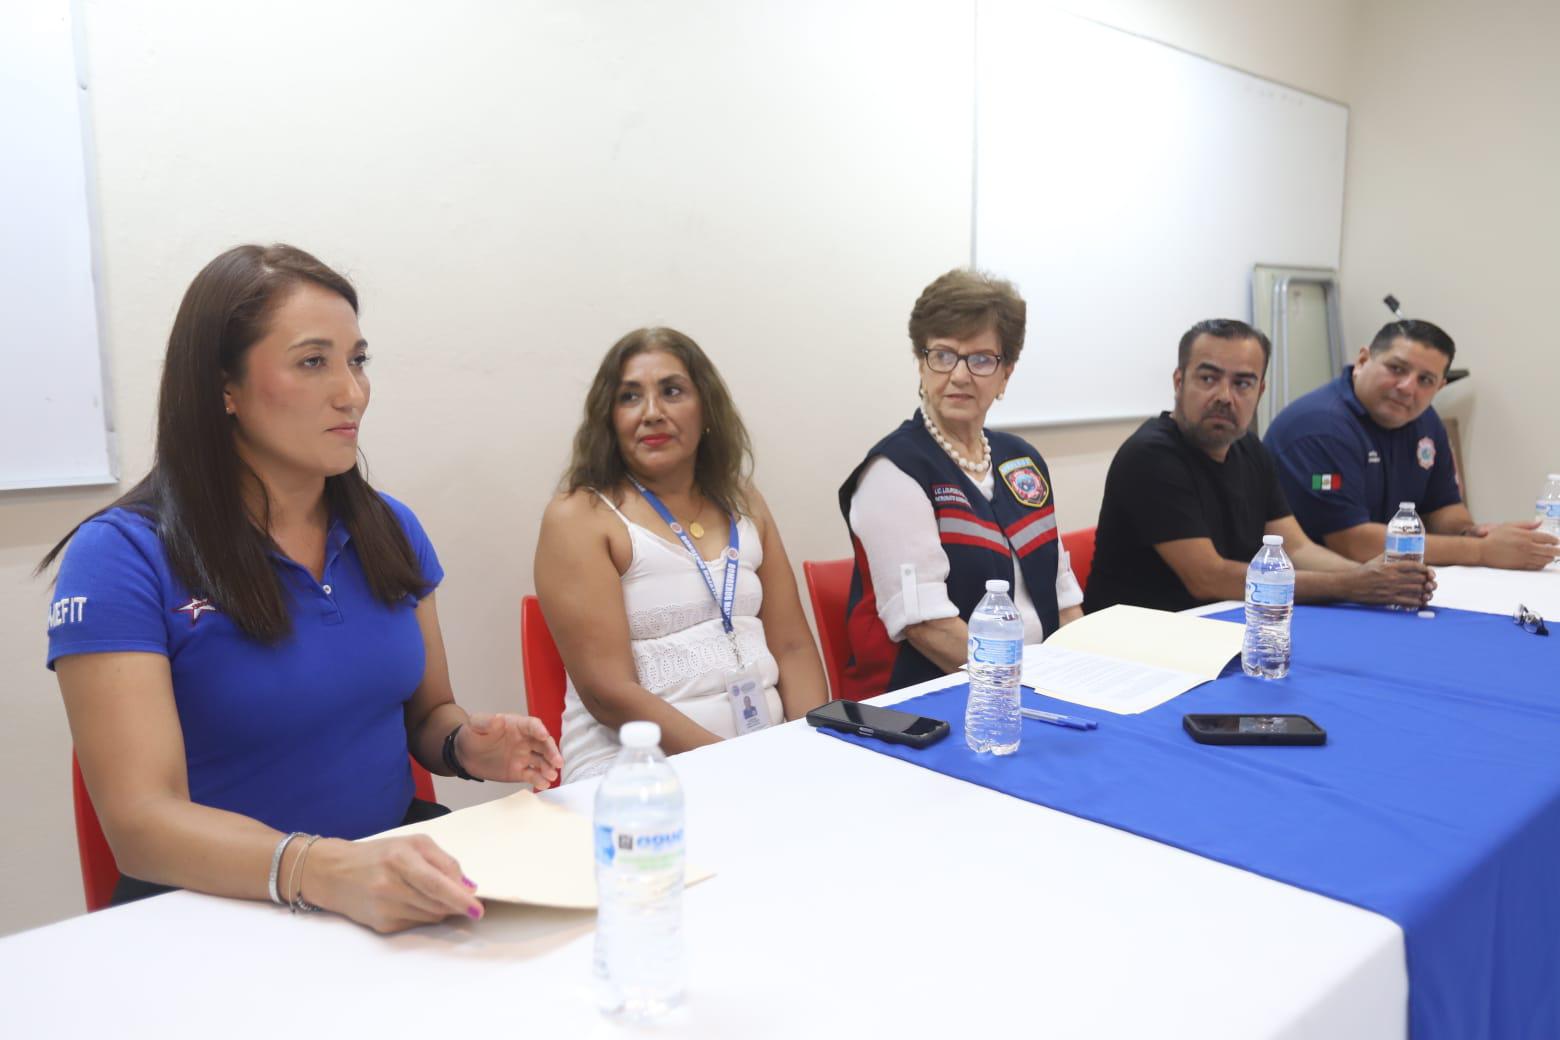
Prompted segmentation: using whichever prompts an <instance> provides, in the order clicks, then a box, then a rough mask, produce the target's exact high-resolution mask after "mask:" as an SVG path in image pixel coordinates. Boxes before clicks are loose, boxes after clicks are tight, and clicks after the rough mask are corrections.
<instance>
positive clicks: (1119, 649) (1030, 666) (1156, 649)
mask: <svg viewBox="0 0 1560 1040" xmlns="http://www.w3.org/2000/svg"><path fill="white" fill-rule="evenodd" d="M1241 637H1242V628H1241V626H1240V625H1235V624H1231V623H1230V622H1228V621H1211V620H1209V619H1207V618H1199V617H1190V616H1187V615H1185V614H1171V613H1168V612H1166V611H1163V610H1147V609H1145V608H1143V607H1129V606H1124V605H1118V606H1114V607H1110V608H1108V609H1106V610H1102V611H1100V612H1099V613H1097V614H1089V615H1087V616H1085V617H1082V618H1079V619H1078V620H1077V621H1074V622H1073V623H1072V624H1070V625H1067V626H1065V627H1063V628H1061V629H1058V630H1057V631H1056V632H1055V633H1054V634H1052V636H1051V637H1050V638H1049V639H1047V640H1046V641H1045V643H1043V644H1041V645H1039V646H1028V647H1025V648H1024V673H1023V674H1024V680H1023V681H1024V684H1025V685H1026V686H1033V687H1034V688H1035V689H1036V690H1039V691H1040V692H1041V693H1044V694H1046V695H1048V696H1051V697H1055V698H1057V699H1058V700H1064V701H1070V702H1072V703H1073V704H1082V705H1084V706H1086V707H1090V708H1099V709H1101V710H1102V711H1109V712H1114V713H1116V714H1117V715H1136V714H1138V713H1139V712H1144V711H1147V710H1148V709H1150V708H1153V707H1156V706H1158V705H1160V704H1163V703H1164V702H1165V701H1168V700H1170V699H1171V698H1172V697H1178V696H1180V695H1181V694H1183V693H1185V692H1186V691H1187V690H1190V689H1191V688H1192V687H1194V686H1200V685H1201V684H1203V683H1205V682H1207V681H1208V680H1210V679H1215V678H1217V677H1218V675H1219V673H1220V672H1221V671H1223V670H1224V666H1225V665H1227V664H1229V662H1230V658H1231V657H1233V656H1235V655H1236V654H1238V653H1240V644H1241Z"/></svg>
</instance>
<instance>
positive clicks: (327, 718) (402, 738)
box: [48, 496, 444, 838]
mask: <svg viewBox="0 0 1560 1040" xmlns="http://www.w3.org/2000/svg"><path fill="white" fill-rule="evenodd" d="M384 498H385V501H386V503H388V504H389V506H390V508H391V510H392V512H394V513H395V515H396V518H397V519H398V520H399V521H400V523H401V527H402V529H403V530H405V532H406V536H407V539H408V540H409V541H410V543H411V546H412V550H413V552H414V553H415V555H416V557H417V560H418V563H419V565H420V567H421V570H422V575H423V580H424V582H425V583H426V588H427V590H428V591H430V592H431V591H432V590H433V588H434V587H435V586H437V585H438V583H439V581H440V580H441V579H442V578H443V577H444V571H443V569H442V568H441V567H440V566H439V558H438V556H437V555H436V554H435V553H434V551H433V546H432V545H431V544H429V542H428V536H427V535H426V534H424V533H423V529H422V525H420V524H419V523H418V522H417V518H416V517H415V516H413V515H412V512H411V510H409V509H407V508H406V507H405V506H404V505H402V504H401V503H399V502H397V501H395V500H394V499H392V498H390V497H389V496H384ZM272 562H273V564H274V566H275V568H276V574H277V577H278V578H279V579H280V580H281V584H282V591H283V595H284V597H285V599H286V603H287V609H288V613H289V615H290V616H291V618H292V633H291V634H290V635H288V636H287V637H286V638H285V639H283V640H282V641H281V642H280V643H278V644H274V645H267V644H264V643H260V642H257V641H256V640H254V639H252V638H250V637H249V636H247V635H245V634H244V633H243V632H242V631H240V630H239V629H238V628H237V626H235V625H234V624H233V623H232V622H231V621H230V620H228V618H227V615H225V614H224V613H223V612H222V611H220V610H218V609H217V608H215V607H214V606H212V605H211V604H210V603H209V602H207V601H206V600H205V599H203V598H202V597H201V595H200V593H199V590H192V589H189V588H187V587H185V586H184V584H183V583H181V582H180V581H179V580H178V579H177V578H176V577H175V576H174V575H173V573H172V571H171V570H170V569H169V566H168V559H167V556H166V554H165V553H164V552H163V546H162V542H161V541H160V540H159V539H158V537H157V531H156V528H155V526H154V524H153V522H152V521H151V520H149V519H148V518H146V517H144V516H141V515H140V514H138V513H133V512H130V511H128V510H124V509H110V510H109V511H108V512H106V513H104V514H103V515H102V516H99V517H96V518H94V519H92V520H89V521H88V522H87V523H85V524H83V525H82V526H81V528H80V530H78V531H77V532H76V535H75V537H74V538H72V539H71V541H70V546H69V548H68V549H67V550H66V552H65V557H64V560H63V562H62V563H61V564H60V571H59V577H58V579H57V580H56V582H55V591H54V602H53V603H52V604H51V605H50V609H49V656H48V664H49V667H50V668H53V667H54V662H55V661H56V660H58V659H59V658H61V657H66V656H68V655H70V654H92V653H109V652H115V651H141V652H144V653H153V654H162V655H164V656H165V657H167V658H168V667H169V670H170V672H171V673H172V676H173V696H174V701H175V703H176V706H177V708H178V712H179V724H180V726H181V728H182V729H183V733H184V751H185V757H186V759H187V764H188V773H189V787H190V798H191V800H193V801H195V802H198V803H199V804H201V805H209V806H212V807H213V808H217V809H227V810H230V811H232V812H236V813H241V814H243V815H245V816H249V817H253V818H254V819H257V820H259V821H261V822H262V823H265V824H268V825H270V826H272V827H275V828H276V829H277V830H280V831H305V832H308V833H311V834H323V835H327V836H332V837H341V838H361V837H363V836H365V835H369V834H375V833H378V832H379V831H382V830H385V829H387V828H390V827H395V826H397V825H399V824H400V823H401V821H402V819H403V818H404V816H405V814H406V810H407V807H408V806H409V805H410V804H411V800H412V776H411V769H410V766H409V764H408V760H407V745H406V724H405V721H404V719H403V716H402V709H403V708H404V706H405V704H406V701H407V700H408V699H409V698H410V697H411V695H412V693H413V691H414V690H416V689H417V686H418V685H419V684H420V683H421V682H422V675H423V641H422V633H421V631H420V630H419V628H418V625H417V618H416V614H415V611H416V606H417V602H416V600H415V599H414V598H412V597H410V596H408V597H407V598H406V599H405V600H403V601H402V602H400V603H396V604H395V605H393V606H391V605H387V604H385V603H384V602H382V601H381V600H379V599H378V598H377V597H376V596H375V595H374V592H373V590H372V589H371V588H370V587H369V584H368V579H367V576H366V575H365V574H364V573H363V565H362V563H361V562H360V561H359V560H358V555H357V550H356V548H355V547H354V546H353V544H352V538H351V535H350V534H348V532H347V529H346V527H345V525H343V524H341V523H340V522H337V521H333V522H332V523H331V525H330V530H329V532H328V534H327V535H326V549H325V572H324V577H323V579H322V580H321V581H315V580H314V576H313V575H312V574H310V573H309V572H308V570H307V569H306V568H304V567H303V566H301V565H300V564H297V563H295V562H293V561H292V560H290V559H288V558H286V557H284V556H282V555H281V554H280V553H275V552H273V553H272ZM424 594H425V595H426V593H424Z"/></svg>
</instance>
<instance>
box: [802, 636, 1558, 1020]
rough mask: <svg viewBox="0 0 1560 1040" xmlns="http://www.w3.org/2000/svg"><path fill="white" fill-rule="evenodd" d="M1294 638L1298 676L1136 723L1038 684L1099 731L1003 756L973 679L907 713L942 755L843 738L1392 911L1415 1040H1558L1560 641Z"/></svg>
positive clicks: (1228, 681) (1047, 732)
mask: <svg viewBox="0 0 1560 1040" xmlns="http://www.w3.org/2000/svg"><path fill="white" fill-rule="evenodd" d="M1218 616H1219V617H1223V618H1226V619H1233V618H1235V617H1237V616H1238V611H1234V612H1230V613H1228V614H1224V615H1218ZM1293 634H1294V648H1295V656H1294V663H1293V667H1292V670H1291V672H1290V675H1289V677H1288V678H1287V679H1285V680H1282V681H1278V682H1272V681H1264V680H1259V679H1251V678H1248V677H1247V676H1245V675H1243V674H1241V673H1240V671H1239V666H1238V665H1236V666H1234V667H1233V669H1231V670H1230V671H1227V672H1226V674H1225V676H1223V677H1221V678H1220V679H1218V680H1216V681H1214V682H1211V683H1207V684H1205V685H1203V686H1200V687H1198V688H1196V689H1194V690H1192V691H1190V692H1189V693H1186V694H1184V695H1182V696H1180V697H1177V698H1175V699H1174V700H1172V701H1170V702H1169V703H1167V704H1163V705H1161V706H1160V707H1158V708H1155V709H1153V710H1152V711H1148V712H1144V713H1143V714H1141V715H1136V716H1121V715H1112V714H1110V713H1108V712H1100V711H1092V710H1090V709H1086V708H1080V707H1077V706H1076V705H1071V704H1068V703H1066V702H1063V701H1055V700H1052V699H1051V698H1048V697H1043V696H1039V695H1037V694H1035V693H1033V692H1032V691H1029V690H1026V691H1025V692H1024V700H1025V703H1026V704H1029V705H1032V706H1036V707H1044V708H1049V709H1051V710H1054V711H1061V712H1065V713H1068V714H1072V715H1081V716H1085V717H1089V718H1094V719H1096V720H1098V721H1099V723H1100V728H1099V729H1097V730H1093V731H1090V732H1080V731H1076V730H1069V729H1061V728H1058V727H1055V726H1049V725H1045V724H1043V723H1039V722H1031V721H1027V720H1026V721H1025V723H1024V730H1023V744H1022V746H1021V747H1020V749H1019V751H1018V752H1017V753H1016V754H1014V755H1012V756H1009V757H1007V758H994V757H993V756H990V755H976V754H974V753H973V752H971V751H970V750H969V749H968V748H967V747H966V746H965V744H964V702H965V697H966V693H967V687H965V686H962V685H961V686H958V687H953V688H950V689H946V690H940V691H938V692H936V693H931V694H926V695H924V696H920V697H916V698H914V699H912V700H909V701H906V702H904V703H903V704H901V705H898V707H899V708H900V709H901V710H903V711H909V712H915V713H917V714H921V715H929V716H932V717H934V718H939V719H946V720H947V721H948V723H949V725H950V727H951V728H952V732H951V733H950V735H949V736H948V738H947V739H945V740H943V741H942V742H940V743H938V744H937V745H935V746H933V747H931V748H927V749H924V750H919V751H918V750H915V749H913V748H906V747H902V746H899V745H893V744H884V743H881V742H879V741H875V740H863V739H861V738H859V737H855V736H846V735H844V734H839V733H832V735H834V736H838V737H840V738H841V739H844V740H849V741H852V742H854V743H859V744H861V745H862V746H864V747H869V748H872V749H873V750H875V751H880V752H882V753H884V754H887V755H892V756H895V757H897V758H902V759H904V760H906V761H908V762H914V763H916V764H917V765H921V766H925V767H926V768H928V769H933V770H936V771H938V772H941V773H945V774H948V775H950V776H956V777H959V778H961V779H964V780H969V781H971V782H973V783H977V784H981V785H983V786H985V787H990V788H993V789H995V790H998V791H1003V792H1006V793H1008V794H1011V795H1014V796H1016V797H1019V798H1023V799H1026V800H1028V801H1031V802H1036V803H1038V804H1041V805H1046V806H1049V807H1051V808H1054V809H1059V810H1061V811H1063V812H1067V813H1070V814H1072V815H1075V816H1081V817H1083V818H1085V819H1089V820H1094V821H1097V822H1099V823H1104V824H1108V825H1110V826H1112V827H1119V828H1121V829H1123V830H1127V831H1131V832H1132V833H1134V834H1140V835H1143V836H1144V837H1148V838H1152V839H1154V840H1156V841H1161V842H1164V843H1165V844H1167V845H1174V846H1176V847H1177V848H1182V849H1186V850H1188V851H1191V852H1195V853H1197V854H1198V855H1201V856H1206V857H1208V858H1210V859H1215V860H1218V861H1220V862H1223V863H1228V864H1231V865H1233V866H1236V867H1240V868H1242V869H1244V870H1249V871H1252V872H1254V873H1257V874H1261V875H1263V876H1265V877H1270V878H1274V879H1276V880H1278V881H1283V882H1286V883H1288V884H1292V885H1296V886H1298V887H1300V888H1304V889H1308V890H1310V891H1312V892H1318V893H1321V894H1322V895H1326V896H1330V897H1332V898H1334V899H1339V900H1342V901H1344V902H1346V903H1352V904H1354V905H1356V906H1361V907H1364V908H1366V909H1368V910H1374V911H1376V912H1378V913H1381V914H1383V915H1385V916H1386V917H1388V918H1390V919H1392V920H1393V921H1396V922H1397V923H1398V924H1399V925H1401V926H1402V928H1403V932H1404V936H1405V941H1406V944H1407V957H1408V973H1409V1024H1410V1031H1411V1033H1412V1035H1413V1036H1414V1037H1416V1038H1418V1040H1427V1038H1439V1037H1446V1038H1450V1040H1474V1038H1478V1037H1524V1038H1527V1037H1534V1038H1537V1037H1545V1038H1555V1037H1560V639H1557V638H1554V637H1550V638H1543V637H1539V636H1536V635H1533V634H1531V633H1529V632H1525V631H1523V630H1522V629H1521V628H1519V627H1517V626H1516V625H1514V624H1512V622H1511V621H1510V619H1508V618H1502V617H1499V616H1496V615H1491V614H1474V613H1469V612H1465V611H1458V610H1439V611H1437V614H1436V617H1434V618H1433V619H1422V618H1418V617H1416V616H1415V615H1414V614H1411V613H1409V614H1397V613H1392V612H1388V611H1384V610H1379V609H1370V608H1363V607H1300V608H1298V609H1297V610H1296V612H1295V619H1294V629H1293ZM1195 712H1238V713H1248V714H1249V713H1290V712H1292V713H1297V714H1303V715H1309V716H1310V717H1311V718H1312V719H1314V720H1315V721H1316V722H1317V723H1318V724H1319V725H1320V726H1322V727H1323V728H1324V729H1326V730H1327V744H1326V746H1325V747H1314V748H1306V747H1273V748H1262V747H1215V746H1206V745H1201V744H1196V743H1194V742H1193V741H1192V740H1191V739H1190V738H1189V737H1188V736H1186V734H1185V733H1184V732H1183V731H1182V729H1181V716H1182V715H1183V714H1186V713H1195ZM822 732H831V731H822Z"/></svg>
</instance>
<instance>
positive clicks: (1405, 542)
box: [1387, 534, 1425, 556]
mask: <svg viewBox="0 0 1560 1040" xmlns="http://www.w3.org/2000/svg"><path fill="white" fill-rule="evenodd" d="M1387 552H1388V553H1389V554H1391V555H1393V556H1423V555H1424V554H1425V536H1424V535H1422V534H1389V535H1387Z"/></svg>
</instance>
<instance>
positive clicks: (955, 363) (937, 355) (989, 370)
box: [921, 347, 1003, 376]
mask: <svg viewBox="0 0 1560 1040" xmlns="http://www.w3.org/2000/svg"><path fill="white" fill-rule="evenodd" d="M921 356H922V357H923V358H925V359H926V367H927V368H929V369H931V370H932V371H933V372H952V371H953V370H954V369H956V368H958V367H959V362H960V361H962V362H964V367H965V368H967V369H969V370H970V375H972V376H989V375H991V374H993V373H994V372H996V370H997V369H998V368H1001V367H1002V361H1003V357H1002V355H1001V354H960V353H959V352H958V351H956V350H945V349H943V348H942V347H935V348H933V349H931V350H923V351H921Z"/></svg>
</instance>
